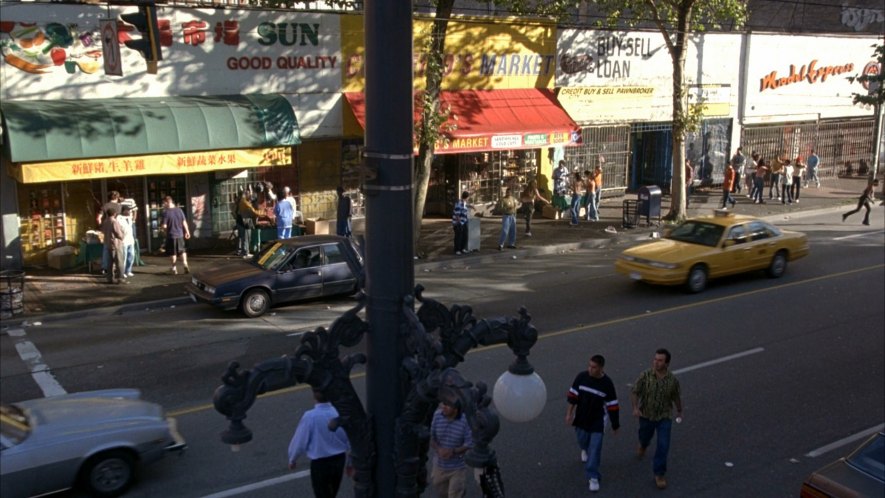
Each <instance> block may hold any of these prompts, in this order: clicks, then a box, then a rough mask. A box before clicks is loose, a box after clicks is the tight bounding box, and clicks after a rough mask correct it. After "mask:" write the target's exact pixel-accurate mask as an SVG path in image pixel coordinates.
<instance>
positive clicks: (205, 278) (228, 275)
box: [194, 261, 266, 287]
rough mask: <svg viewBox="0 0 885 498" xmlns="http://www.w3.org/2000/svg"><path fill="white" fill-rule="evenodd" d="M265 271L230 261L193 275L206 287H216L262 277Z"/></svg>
mask: <svg viewBox="0 0 885 498" xmlns="http://www.w3.org/2000/svg"><path fill="white" fill-rule="evenodd" d="M265 271H266V270H263V269H261V268H259V267H258V266H255V265H253V264H252V263H250V262H248V261H230V262H228V263H225V264H223V265H219V266H214V267H212V268H209V269H206V270H202V271H199V272H197V273H196V274H194V278H196V279H197V280H199V281H200V282H203V283H205V284H206V285H211V286H212V287H218V286H219V285H222V284H226V283H230V282H234V281H236V280H240V279H244V278H250V277H256V276H258V275H263V274H264V273H265Z"/></svg>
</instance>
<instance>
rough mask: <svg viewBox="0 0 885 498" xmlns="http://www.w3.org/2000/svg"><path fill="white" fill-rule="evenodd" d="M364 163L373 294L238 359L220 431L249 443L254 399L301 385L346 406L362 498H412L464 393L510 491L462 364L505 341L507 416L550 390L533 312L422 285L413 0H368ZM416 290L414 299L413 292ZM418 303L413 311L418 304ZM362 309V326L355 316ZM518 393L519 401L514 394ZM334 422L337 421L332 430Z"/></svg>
mask: <svg viewBox="0 0 885 498" xmlns="http://www.w3.org/2000/svg"><path fill="white" fill-rule="evenodd" d="M364 6H365V8H364V15H365V33H366V40H365V45H366V57H365V61H366V63H365V74H366V132H365V133H366V135H365V153H364V160H365V169H366V170H367V171H369V172H370V174H369V175H367V181H366V182H365V183H364V185H363V188H364V191H365V193H366V236H365V245H364V247H365V256H366V258H365V277H366V278H365V294H364V295H362V296H361V297H360V302H359V304H358V305H357V306H356V307H354V308H353V309H351V310H349V311H348V312H346V313H345V314H344V315H342V316H341V317H339V318H338V319H337V320H335V322H334V323H333V324H332V326H331V328H330V329H329V330H328V331H327V330H325V329H323V328H322V327H321V328H318V329H317V330H316V331H315V332H311V333H308V334H305V335H304V336H303V338H302V340H301V345H300V347H299V348H298V349H297V350H296V352H295V354H294V355H293V356H291V357H289V356H284V357H282V358H276V359H272V360H267V361H265V362H262V363H260V364H258V365H256V366H255V367H254V368H252V369H251V370H245V371H241V370H240V369H239V365H238V364H237V363H231V365H230V366H229V367H228V370H227V372H226V373H225V375H224V376H223V377H222V381H223V385H221V386H220V387H219V388H218V389H217V390H216V392H215V398H214V402H215V408H216V410H218V411H219V412H220V413H222V414H223V415H225V416H226V417H227V418H228V420H230V425H229V427H228V429H227V430H226V431H224V432H223V433H222V435H221V437H222V441H223V442H225V443H227V444H231V445H233V448H234V449H237V448H238V445H240V444H243V443H245V442H248V441H249V440H251V438H252V433H251V431H250V430H249V429H248V428H246V426H245V425H244V424H243V419H245V418H246V412H247V411H248V410H249V408H250V407H251V406H252V404H253V403H254V401H255V399H256V397H257V396H258V395H259V394H261V393H264V392H270V391H274V390H278V389H282V388H285V387H289V386H292V385H295V384H297V383H307V384H310V385H311V386H312V387H313V388H314V389H319V390H321V391H323V392H324V394H325V395H326V397H327V399H329V400H330V401H331V402H332V404H333V405H334V406H335V408H336V409H337V410H338V413H339V418H338V419H337V421H336V422H337V424H338V425H340V426H341V427H342V428H343V429H344V430H345V432H346V433H347V436H348V438H349V440H350V443H351V448H352V450H351V457H352V461H353V463H354V467H355V474H354V492H355V495H356V496H357V497H359V498H368V497H383V498H387V497H394V496H396V497H402V498H405V497H415V496H418V495H420V494H421V492H422V491H423V490H424V488H425V487H426V485H427V475H426V462H427V452H428V449H429V430H428V428H429V425H430V420H431V418H432V415H433V412H434V410H435V409H436V407H437V405H438V403H439V402H440V401H441V400H449V401H452V400H458V402H459V404H460V406H461V407H462V410H463V412H464V414H465V415H466V416H467V419H468V422H469V423H470V427H471V431H472V434H473V440H474V447H473V449H472V450H471V451H470V452H468V454H467V455H466V460H467V463H468V465H470V466H471V467H474V468H479V469H482V475H481V485H482V488H483V493H484V494H485V495H486V496H495V497H502V496H504V493H503V485H502V482H501V478H500V472H499V471H498V466H497V461H496V457H495V452H494V451H492V450H491V449H490V448H489V443H490V442H491V441H492V439H493V438H494V437H495V435H496V434H497V432H498V427H499V419H498V415H497V413H496V411H495V410H493V409H491V407H490V403H491V398H490V397H489V396H488V393H487V389H486V386H485V384H482V383H477V385H476V386H473V385H472V384H471V383H469V382H467V381H465V380H464V379H463V378H462V377H461V375H460V374H459V373H458V372H457V371H456V370H454V367H455V366H456V365H457V364H458V363H460V362H461V361H463V360H464V355H465V354H466V353H467V352H468V351H469V350H470V349H472V348H475V347H478V346H485V345H491V344H501V343H507V344H508V346H510V348H511V349H512V350H513V351H514V354H515V355H516V356H517V360H516V361H515V362H514V363H513V364H512V365H511V366H510V368H509V371H508V372H506V373H505V374H504V375H502V376H501V378H500V379H499V380H498V382H497V383H496V385H495V390H494V392H495V394H494V397H495V406H496V408H497V410H498V411H499V412H500V413H501V414H502V415H504V416H505V417H507V418H510V419H513V420H517V421H522V420H529V419H531V418H534V416H536V415H537V414H538V413H540V411H541V409H542V408H543V403H544V401H545V398H546V391H545V389H544V386H543V382H542V381H541V380H540V377H538V376H537V374H535V373H534V371H533V369H532V368H531V365H529V363H528V361H527V360H526V356H527V355H528V353H529V350H530V349H531V347H532V345H533V344H534V343H535V341H536V340H537V331H536V330H535V329H534V327H533V326H532V325H531V324H530V323H529V322H530V317H529V315H528V313H527V312H526V311H525V309H520V311H519V316H517V317H513V318H499V319H493V320H480V319H476V318H474V317H473V314H472V310H471V309H470V307H469V306H459V305H454V306H452V308H451V309H447V308H446V307H445V306H443V305H442V304H440V303H438V302H436V301H434V300H432V299H424V298H422V296H421V292H422V290H423V288H422V287H420V286H418V287H417V288H414V289H413V287H414V262H413V259H414V258H413V256H414V253H413V245H412V244H413V240H412V235H413V228H412V226H413V224H412V220H413V202H412V200H413V185H414V180H413V113H412V105H413V97H412V92H413V88H412V65H413V61H412V2H411V1H401V0H367V1H366V2H365V4H364ZM413 292H414V294H413ZM415 299H417V300H418V301H419V302H421V303H422V305H421V307H420V309H419V310H418V312H417V313H416V312H415V311H414V301H415ZM364 307H365V309H366V314H365V315H366V321H364V320H362V319H361V318H360V317H359V316H358V313H359V312H360V311H361V310H362V309H363V308H364ZM363 335H368V343H367V347H366V354H353V355H348V356H346V357H343V358H341V357H340V356H339V347H341V346H343V347H353V346H356V345H357V344H358V343H359V342H360V340H361V338H362V336H363ZM358 363H366V364H367V365H366V383H367V384H366V395H367V404H366V408H364V407H363V404H362V403H361V401H360V399H359V397H358V396H357V394H356V391H355V389H354V388H353V385H352V384H351V382H350V370H351V368H352V367H353V366H354V365H355V364H358ZM514 397H517V398H519V399H518V400H515V399H514ZM336 427H337V426H336Z"/></svg>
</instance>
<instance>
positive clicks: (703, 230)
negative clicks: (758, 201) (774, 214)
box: [615, 210, 808, 292]
mask: <svg viewBox="0 0 885 498" xmlns="http://www.w3.org/2000/svg"><path fill="white" fill-rule="evenodd" d="M806 255H808V239H807V237H806V236H805V234H804V233H800V232H791V231H788V230H781V229H780V228H777V227H775V226H774V225H772V224H770V223H768V222H765V221H762V220H760V219H757V218H753V217H751V216H743V215H735V214H733V213H729V212H727V211H720V210H717V211H715V214H714V215H712V216H702V217H698V218H691V219H689V220H686V221H685V222H683V223H681V224H679V225H677V226H675V227H674V228H672V229H671V230H669V231H668V232H667V233H665V235H664V237H663V238H662V239H660V240H656V241H654V242H648V243H645V244H640V245H638V246H636V247H632V248H630V249H627V250H626V251H624V252H623V253H621V256H620V257H619V258H618V260H617V261H616V262H615V270H617V272H618V273H620V274H622V275H626V276H628V277H630V278H632V279H633V280H641V281H644V282H648V283H651V284H659V285H683V284H684V285H685V287H686V289H687V290H688V291H689V292H700V291H702V290H704V287H706V286H707V280H708V279H711V278H717V277H722V276H725V275H733V274H735V273H743V272H748V271H754V270H766V271H767V273H768V275H769V276H770V277H772V278H777V277H780V276H781V275H783V274H784V271H786V269H787V261H794V260H796V259H799V258H802V257H804V256H806Z"/></svg>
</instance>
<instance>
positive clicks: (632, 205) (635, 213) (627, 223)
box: [621, 199, 639, 228]
mask: <svg viewBox="0 0 885 498" xmlns="http://www.w3.org/2000/svg"><path fill="white" fill-rule="evenodd" d="M638 224H639V201H638V200H636V199H624V204H623V212H622V213H621V226H623V227H624V228H633V227H635V226H636V225H638Z"/></svg>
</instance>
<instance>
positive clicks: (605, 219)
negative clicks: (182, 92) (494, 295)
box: [3, 178, 866, 325]
mask: <svg viewBox="0 0 885 498" xmlns="http://www.w3.org/2000/svg"><path fill="white" fill-rule="evenodd" d="M865 182H866V180H865V179H863V178H857V179H854V178H851V179H845V178H840V179H832V180H828V181H827V182H826V183H825V184H822V185H821V188H820V189H815V188H810V189H803V190H802V194H801V199H800V200H801V202H800V203H799V204H793V205H782V204H781V203H779V202H776V200H775V201H774V202H768V201H767V194H766V196H765V198H766V202H767V203H766V204H761V205H760V204H752V203H750V200H749V199H748V198H747V197H746V195H735V199H736V200H737V201H738V205H737V207H736V208H735V209H734V210H733V211H734V212H736V213H740V214H749V215H752V216H758V217H767V216H780V215H789V214H790V213H796V212H799V211H811V210H818V209H829V208H834V207H836V206H843V205H845V206H847V205H854V204H855V202H856V200H857V197H858V195H859V194H860V192H861V191H862V190H863V188H864V186H865ZM635 198H636V195H635V194H626V195H612V196H609V197H603V201H602V206H601V209H600V221H598V222H583V221H582V222H581V223H580V225H579V226H577V227H569V226H568V219H562V220H550V219H544V218H539V217H536V218H535V219H534V220H533V222H532V232H533V234H534V236H533V237H531V238H528V237H525V235H524V234H525V222H524V220H522V218H519V219H518V220H517V241H516V245H517V247H518V249H515V250H514V249H505V250H504V251H502V252H499V251H498V235H499V233H500V225H501V223H500V218H497V217H487V218H484V219H483V220H482V222H481V227H482V230H481V232H482V239H481V245H480V251H478V252H474V253H471V254H469V255H465V256H456V255H454V254H453V250H452V228H451V220H450V219H449V218H444V219H439V218H434V219H425V220H424V223H423V225H422V227H421V242H420V249H419V254H420V256H421V257H420V259H417V260H416V261H415V264H416V267H419V268H422V269H427V268H434V267H441V266H444V265H453V264H455V265H458V264H471V265H475V264H478V263H481V262H482V261H483V260H494V259H497V258H502V257H507V258H509V257H511V256H513V255H518V256H521V257H525V256H532V255H540V254H547V253H554V252H557V251H562V250H568V249H577V248H579V247H583V248H587V247H603V246H605V245H608V244H612V243H617V242H623V241H625V239H627V240H633V239H637V240H638V239H642V238H647V237H648V234H649V232H651V231H653V230H655V229H656V227H654V226H651V227H649V226H646V225H644V224H643V223H640V226H639V227H637V228H633V229H624V228H622V224H621V220H622V201H623V200H624V199H635ZM720 199H721V192H720V191H719V190H718V189H714V190H710V191H703V190H702V191H699V192H695V194H694V195H692V197H691V205H690V208H689V210H688V215H689V216H696V215H700V214H706V213H710V212H711V211H712V210H713V209H715V208H718V207H719V202H720ZM669 202H670V198H669V197H668V196H665V197H664V198H663V200H662V204H663V206H662V209H661V210H662V214H666V213H667V211H668V208H669ZM641 221H644V220H641ZM773 221H775V222H777V218H774V219H773ZM354 225H355V226H354V233H355V234H356V235H361V234H362V233H363V231H364V223H362V220H356V221H355V223H354ZM609 227H613V228H614V230H615V233H611V228H609ZM606 228H609V231H608V232H607V231H606ZM234 249H235V248H234V245H233V242H231V245H230V248H229V250H226V251H225V250H224V249H221V250H216V251H215V253H213V254H206V253H200V252H196V253H192V254H189V255H188V256H189V257H188V261H189V263H190V268H191V271H192V272H199V271H200V270H201V269H203V268H207V267H210V266H214V265H219V264H223V263H224V262H225V261H227V260H230V259H234V258H236V256H235V255H234ZM142 259H143V260H144V262H145V266H140V267H136V268H135V269H134V270H133V272H134V273H135V276H134V277H132V278H130V279H128V282H129V283H127V284H123V285H108V284H107V283H105V279H104V278H103V277H102V275H100V274H97V273H95V274H89V273H87V271H86V268H85V266H81V267H79V268H75V269H71V270H67V271H57V270H53V269H51V268H26V269H25V272H26V278H25V288H24V296H23V302H24V313H23V314H20V315H16V316H15V317H14V318H11V319H10V320H4V323H3V324H4V325H8V324H13V323H20V322H22V321H23V320H27V321H30V322H34V321H40V320H45V319H51V317H52V315H55V314H60V313H63V314H70V313H76V314H88V313H89V312H90V311H91V310H94V309H96V308H104V307H110V306H118V307H119V306H122V307H125V308H138V307H148V306H149V303H152V302H154V305H156V304H157V303H156V302H157V301H161V302H163V304H165V305H171V304H175V303H186V302H189V298H188V296H187V295H186V293H185V292H184V284H185V283H186V282H187V281H189V280H190V275H184V274H179V275H172V274H171V272H170V265H169V259H168V258H166V257H163V256H154V255H148V254H143V255H142ZM416 273H417V272H416ZM57 318H58V317H57Z"/></svg>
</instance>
